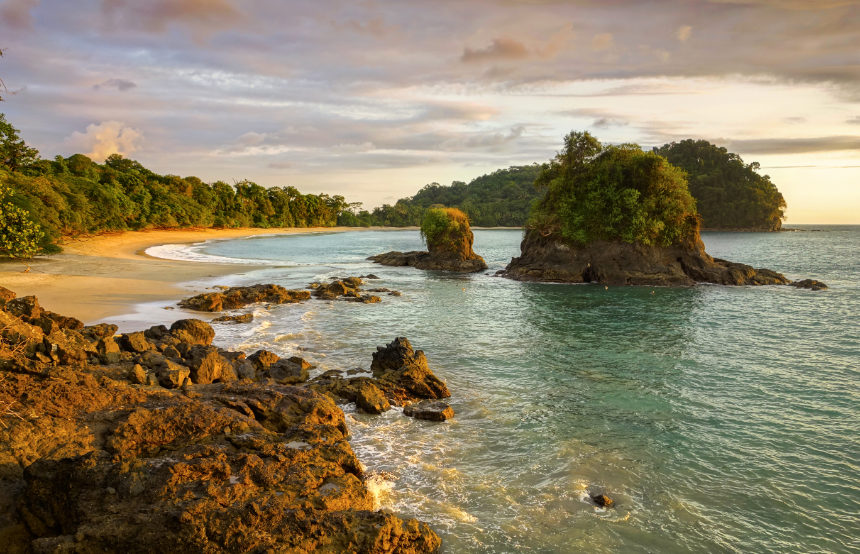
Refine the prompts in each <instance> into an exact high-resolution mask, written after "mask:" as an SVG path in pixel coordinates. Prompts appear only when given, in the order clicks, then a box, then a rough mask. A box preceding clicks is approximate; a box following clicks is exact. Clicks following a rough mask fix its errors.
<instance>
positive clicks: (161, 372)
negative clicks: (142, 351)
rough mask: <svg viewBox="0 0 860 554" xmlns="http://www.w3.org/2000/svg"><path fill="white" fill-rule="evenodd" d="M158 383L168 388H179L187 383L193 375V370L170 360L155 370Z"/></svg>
mask: <svg viewBox="0 0 860 554" xmlns="http://www.w3.org/2000/svg"><path fill="white" fill-rule="evenodd" d="M155 375H156V377H158V384H159V385H161V386H162V387H164V388H166V389H177V388H179V387H181V386H182V385H184V384H185V382H186V380H187V379H188V378H189V377H190V375H191V370H190V369H189V368H187V367H185V366H183V365H179V364H177V363H174V362H172V361H170V360H165V363H164V365H162V366H161V367H159V368H158V369H157V370H156V371H155Z"/></svg>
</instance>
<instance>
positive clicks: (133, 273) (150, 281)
mask: <svg viewBox="0 0 860 554" xmlns="http://www.w3.org/2000/svg"><path fill="white" fill-rule="evenodd" d="M354 230H359V229H356V228H351V227H314V228H289V229H283V228H281V229H178V230H154V231H127V232H122V233H111V234H102V235H96V236H92V237H86V238H81V239H69V240H67V241H66V242H65V243H63V244H62V247H63V252H62V253H60V254H54V255H50V256H41V257H38V258H34V259H33V260H30V262H29V267H30V270H29V271H26V272H25V270H26V268H27V266H26V265H25V264H23V263H21V262H14V261H4V262H2V263H0V286H4V287H6V288H8V289H11V290H13V291H15V292H16V293H17V294H18V296H26V295H31V294H32V295H36V296H37V297H38V298H39V302H40V304H41V305H42V306H44V307H45V308H47V309H49V310H51V311H54V312H57V313H61V314H63V315H70V316H74V317H77V318H78V319H80V320H82V321H84V322H85V323H88V324H89V323H95V322H97V321H99V320H101V319H103V318H106V317H110V316H116V315H121V314H125V313H128V312H129V311H130V310H131V309H132V307H133V306H134V305H135V304H138V303H142V302H155V301H161V300H169V299H172V298H178V297H180V296H182V295H183V294H185V293H186V292H187V291H185V290H184V289H183V288H182V287H180V286H178V285H179V284H180V283H183V282H186V281H192V280H195V279H202V278H206V277H218V276H219V275H229V274H231V273H238V272H245V271H250V270H253V269H258V267H256V266H251V265H248V264H229V263H223V264H216V263H200V262H191V261H188V262H186V261H174V260H163V259H159V258H153V257H151V256H147V255H146V254H145V253H144V250H146V249H147V248H149V247H151V246H157V245H161V244H181V243H196V242H201V241H205V240H212V239H230V238H240V237H248V236H255V235H268V234H296V233H313V232H342V231H354ZM260 267H262V266H260Z"/></svg>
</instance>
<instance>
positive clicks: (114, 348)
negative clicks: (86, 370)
mask: <svg viewBox="0 0 860 554" xmlns="http://www.w3.org/2000/svg"><path fill="white" fill-rule="evenodd" d="M96 351H97V352H98V354H99V359H100V360H101V362H102V363H103V364H115V363H117V362H118V361H119V360H120V354H121V353H122V352H121V351H120V348H119V345H118V344H117V343H116V341H115V340H114V339H113V337H112V336H109V337H104V338H100V339H99V340H98V342H97V343H96Z"/></svg>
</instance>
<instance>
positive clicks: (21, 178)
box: [0, 116, 348, 250]
mask: <svg viewBox="0 0 860 554" xmlns="http://www.w3.org/2000/svg"><path fill="white" fill-rule="evenodd" d="M2 125H8V124H6V122H5V118H2V116H0V139H3V141H5V140H6V139H8V141H9V142H10V143H12V146H13V147H15V148H18V146H15V145H19V144H20V145H21V148H19V149H18V151H20V152H27V155H26V156H18V157H16V158H15V161H14V162H11V163H10V162H8V160H9V158H7V157H3V158H0V186H3V187H6V188H8V189H9V191H10V194H9V195H8V196H9V198H8V203H9V204H10V205H12V206H16V207H17V208H18V209H20V210H22V213H24V214H26V217H27V219H28V220H29V221H31V222H32V223H34V224H36V225H38V226H39V227H40V228H41V229H42V230H43V231H44V236H43V237H42V239H41V246H42V247H43V248H45V247H47V248H48V249H49V250H50V247H51V245H52V244H54V243H55V242H56V241H57V240H58V239H60V238H61V237H63V236H68V235H78V234H87V233H96V232H99V231H119V230H126V229H147V228H174V227H212V226H214V227H311V226H332V225H335V224H336V222H337V219H338V216H339V215H340V214H341V213H342V212H343V211H344V210H346V208H347V206H348V204H347V202H346V201H345V200H344V198H343V197H342V196H329V195H327V194H319V195H314V194H302V193H300V192H299V191H298V190H296V189H295V188H293V187H271V188H264V187H261V186H259V185H257V184H255V183H252V182H250V181H243V182H241V183H238V184H236V185H235V186H231V185H228V184H227V183H224V182H221V181H218V182H215V183H212V184H206V183H204V182H203V181H201V180H200V179H198V178H197V177H184V178H183V177H178V176H176V175H158V174H156V173H154V172H152V171H150V170H148V169H146V168H145V167H143V166H142V165H141V164H140V163H138V162H136V161H134V160H129V159H126V158H123V157H122V156H120V155H118V154H114V155H112V156H110V157H108V158H107V159H106V160H105V162H104V163H103V164H98V163H95V162H93V161H92V160H91V159H90V158H88V157H86V156H84V155H82V154H75V155H73V156H70V157H68V158H63V157H62V156H57V157H56V158H55V159H53V160H43V159H39V157H38V153H37V152H36V151H35V150H33V149H32V148H29V147H27V146H26V145H25V144H24V143H23V141H21V140H20V139H19V138H18V136H17V131H16V130H15V129H12V130H11V131H8V132H6V134H5V135H3V134H2V133H3V127H2ZM9 128H11V126H9ZM4 137H5V138H4ZM5 148H6V145H5V144H3V143H2V142H0V153H3V152H6V150H5Z"/></svg>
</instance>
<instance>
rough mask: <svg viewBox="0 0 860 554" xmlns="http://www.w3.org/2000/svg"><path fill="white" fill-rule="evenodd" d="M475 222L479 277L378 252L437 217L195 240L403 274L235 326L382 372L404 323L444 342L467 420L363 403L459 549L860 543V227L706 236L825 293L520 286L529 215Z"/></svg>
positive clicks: (418, 507)
mask: <svg viewBox="0 0 860 554" xmlns="http://www.w3.org/2000/svg"><path fill="white" fill-rule="evenodd" d="M812 229H819V230H812ZM475 235H476V239H475V250H476V251H477V252H478V253H480V254H482V255H483V256H484V257H485V259H486V260H487V262H488V264H489V265H490V269H489V271H487V272H486V273H485V274H476V275H468V276H462V275H448V274H443V273H436V272H422V271H419V270H415V269H411V268H389V267H382V266H376V265H372V264H369V263H368V262H366V261H365V260H364V258H366V257H367V256H368V255H371V254H376V253H379V252H384V251H387V250H393V249H397V250H410V249H419V248H421V243H420V239H419V236H418V233H417V231H383V232H372V231H368V232H353V233H343V234H319V235H297V236H281V237H261V238H253V239H245V240H233V241H225V242H214V243H208V244H205V245H202V246H197V247H194V248H192V249H191V250H193V251H194V252H196V253H197V255H198V256H199V255H200V254H204V255H211V256H221V257H230V258H241V259H248V260H264V261H265V263H266V264H267V265H269V266H270V267H269V269H266V270H264V271H258V272H251V273H246V274H243V275H237V276H234V277H231V278H229V279H219V280H218V282H217V283H218V284H238V283H248V282H276V283H280V284H284V285H286V286H291V287H296V286H304V285H306V284H307V283H308V282H310V281H311V280H319V279H323V278H328V277H334V276H346V275H359V274H365V273H369V272H373V273H375V274H377V275H379V276H380V277H381V278H382V279H381V280H380V281H377V282H371V283H373V284H374V285H376V283H378V285H377V286H385V287H390V288H394V289H397V290H400V291H402V292H403V296H402V297H399V298H396V297H389V296H383V302H382V303H381V304H375V305H360V304H352V303H346V302H320V301H313V302H309V303H306V304H301V305H291V306H277V307H274V308H272V309H271V310H269V311H266V310H263V309H257V310H256V313H257V318H256V319H255V322H254V324H252V325H251V326H227V325H224V326H220V327H219V328H218V329H217V331H218V336H217V339H216V341H220V344H221V345H224V346H229V347H234V348H242V349H245V350H252V349H255V348H262V347H265V348H268V349H271V350H274V351H276V352H278V353H281V354H292V353H298V354H300V355H302V356H304V357H306V358H308V359H310V360H311V361H312V362H313V363H316V364H318V365H319V371H322V370H325V369H350V368H354V367H363V368H367V367H369V365H370V359H371V353H372V352H373V351H374V350H375V346H376V345H381V344H384V343H387V342H389V341H390V340H391V339H392V338H394V337H395V336H407V337H408V338H409V339H410V340H411V341H412V343H413V345H414V346H415V347H416V348H420V349H423V350H424V351H425V352H426V354H427V356H428V358H429V361H430V365H431V367H432V369H433V370H434V371H435V372H436V373H437V375H439V376H440V377H441V378H443V379H444V380H445V381H447V383H448V386H449V388H450V389H451V391H452V393H453V396H452V398H451V404H452V406H453V407H454V409H455V411H456V413H457V416H456V418H455V419H454V420H453V421H451V422H449V423H445V424H433V423H427V422H420V421H414V420H412V419H410V418H405V417H403V416H402V415H401V414H400V413H398V412H396V411H392V412H388V413H387V414H384V415H382V416H367V415H363V414H358V413H355V410H354V409H352V408H350V407H347V409H346V411H347V413H348V419H349V421H350V427H351V430H352V433H353V439H352V442H353V447H354V448H355V450H356V452H357V453H358V455H359V457H360V459H361V460H362V462H363V463H364V464H365V466H366V467H367V469H368V471H369V472H370V473H371V475H373V479H372V480H373V483H374V487H375V488H376V489H377V491H378V495H379V498H380V502H381V506H382V507H383V508H387V509H390V510H393V511H395V512H397V513H400V514H403V515H407V516H414V517H418V518H420V519H422V520H425V521H428V522H429V523H430V524H431V525H432V526H433V528H434V529H435V530H436V531H437V532H438V533H439V534H440V535H441V536H442V538H443V541H444V551H445V552H450V553H460V552H577V551H589V552H739V551H743V552H850V551H860V539H858V537H860V522H858V513H860V482H858V475H860V474H858V465H860V459H858V458H859V457H858V430H860V425H858V423H860V421H858V405H860V393H859V392H860V391H858V369H860V325H858V314H860V285H858V283H860V256H858V252H860V227H856V226H855V227H808V228H805V229H804V230H802V231H798V232H786V233H772V234H764V233H762V234H758V233H748V234H734V233H707V234H705V236H704V237H703V238H704V240H705V243H706V245H707V249H708V251H709V253H711V254H712V255H714V256H718V257H722V258H727V259H730V260H733V261H739V262H745V263H751V264H754V265H756V266H758V267H768V268H772V269H775V270H778V271H781V272H783V273H785V274H786V275H787V276H789V277H790V278H805V277H811V278H816V279H819V280H822V281H824V282H826V283H828V284H829V285H830V287H831V288H830V290H829V291H826V292H812V291H806V290H797V289H794V288H791V287H758V288H745V287H736V288H729V287H721V286H697V287H694V288H677V289H670V288H656V289H652V288H647V287H628V288H609V289H608V290H606V289H604V288H603V287H602V286H593V285H546V284H528V283H518V282H513V281H509V280H506V279H502V278H498V277H493V276H492V273H493V272H495V270H497V269H500V268H502V267H503V266H504V265H505V264H506V263H507V261H508V260H509V259H510V258H511V256H515V255H517V254H518V251H519V241H520V238H521V233H520V232H518V231H507V230H492V231H490V230H487V231H477V232H476V233H475ZM212 284H215V283H212ZM170 315H171V316H173V317H175V316H176V312H173V313H172V314H170ZM587 490H590V491H600V492H606V493H607V494H608V495H609V496H611V497H612V498H614V499H615V500H616V503H617V506H616V507H615V508H613V509H608V510H603V509H598V508H596V507H594V506H593V505H591V504H590V503H588V502H587V501H586V499H585V492H586V491H587Z"/></svg>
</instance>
